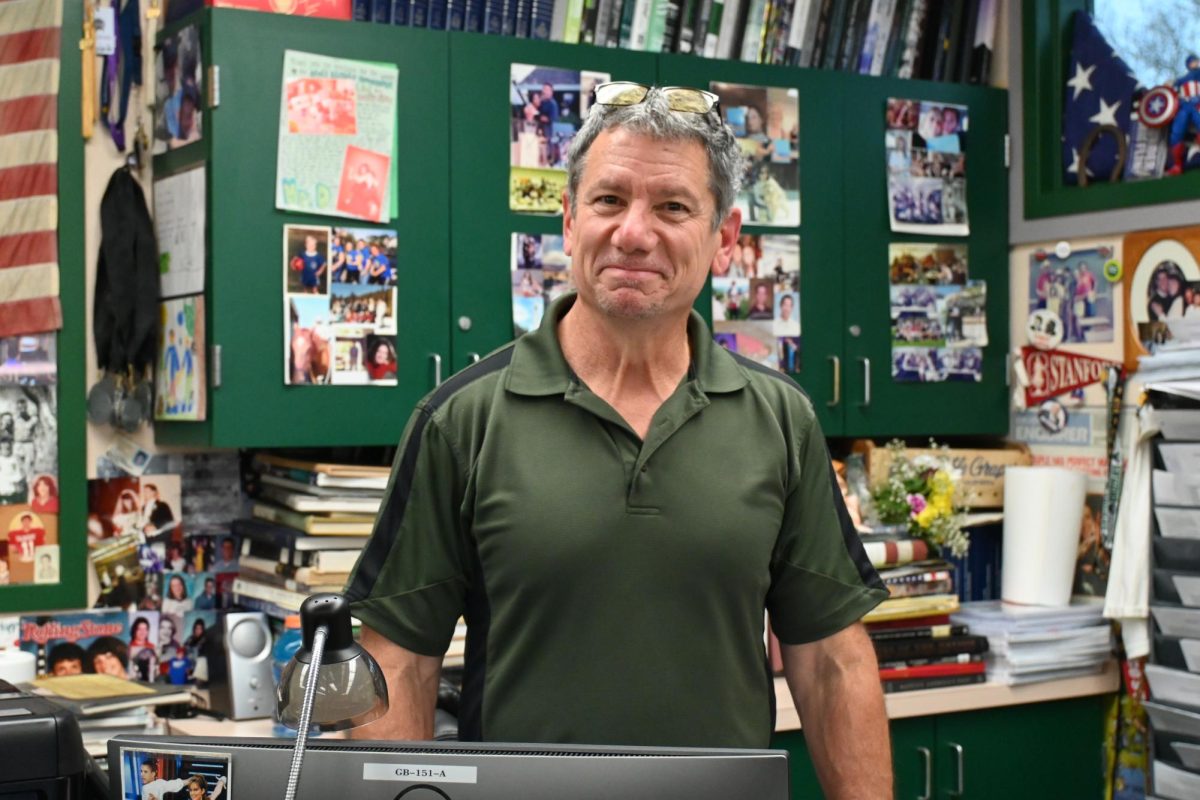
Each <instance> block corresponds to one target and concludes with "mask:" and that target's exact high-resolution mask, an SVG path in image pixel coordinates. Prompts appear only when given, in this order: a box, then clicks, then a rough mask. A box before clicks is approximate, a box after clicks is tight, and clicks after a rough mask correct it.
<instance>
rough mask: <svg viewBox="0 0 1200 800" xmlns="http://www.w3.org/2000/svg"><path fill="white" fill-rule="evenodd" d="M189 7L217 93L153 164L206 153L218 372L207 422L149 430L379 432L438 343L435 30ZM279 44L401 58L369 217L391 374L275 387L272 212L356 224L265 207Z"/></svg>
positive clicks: (269, 202)
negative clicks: (380, 195) (388, 177)
mask: <svg viewBox="0 0 1200 800" xmlns="http://www.w3.org/2000/svg"><path fill="white" fill-rule="evenodd" d="M199 18H200V19H201V20H202V22H203V23H204V24H205V25H206V28H207V31H206V36H205V41H206V43H207V44H208V47H207V48H206V50H205V54H204V55H205V61H206V63H208V64H215V65H216V66H217V67H218V68H219V70H220V80H219V85H220V98H219V104H218V106H217V107H216V108H213V109H210V110H209V111H208V112H207V113H206V120H205V124H206V129H205V132H204V136H205V141H204V142H203V143H202V144H199V145H192V146H191V147H190V148H182V149H181V150H179V151H176V152H173V153H169V154H168V157H167V158H165V159H163V160H162V161H161V163H162V164H165V165H166V166H167V167H168V168H169V169H171V170H174V169H181V168H183V167H184V166H185V163H184V162H185V161H186V160H187V159H188V158H189V157H192V155H193V152H194V159H193V163H194V162H196V161H201V160H203V158H204V150H205V149H207V151H208V153H209V161H208V170H209V171H208V221H209V252H208V276H207V285H208V290H207V298H206V299H207V309H206V310H207V321H208V327H207V335H208V340H209V344H210V345H212V346H213V347H219V348H220V385H219V386H216V385H213V379H214V377H215V375H214V371H215V365H214V364H213V363H212V360H211V359H210V363H209V378H210V387H209V400H208V420H207V421H206V422H203V423H185V422H176V423H159V424H158V425H157V426H156V438H157V440H158V441H159V442H165V443H174V444H189V445H211V446H226V447H247V446H302V445H327V444H342V445H354V444H393V443H395V442H397V441H399V439H400V433H401V431H402V429H403V426H404V423H405V421H406V420H407V418H408V415H409V413H410V411H411V410H412V407H413V405H414V403H415V402H416V401H417V400H418V399H420V397H421V396H422V395H424V394H425V393H426V392H428V391H429V390H430V389H432V388H433V386H434V357H435V356H437V357H440V358H442V359H445V358H447V357H448V356H449V330H448V325H447V319H448V317H449V302H450V300H449V298H450V274H449V258H448V253H449V236H450V233H449V210H450V193H449V173H450V166H449V142H450V137H449V132H448V130H447V114H446V106H447V102H448V96H449V68H448V63H447V62H448V52H449V49H448V44H447V36H446V35H445V34H444V33H436V32H430V31H416V30H410V29H407V28H393V27H390V26H383V25H363V24H355V23H349V22H337V21H329V20H319V19H310V18H304V17H290V16H285V15H281V14H255V13H247V12H244V11H231V10H223V9H217V10H210V11H205V12H203V14H202V15H200V17H199ZM289 49H290V50H299V51H303V52H308V53H319V54H322V55H327V56H334V57H339V58H352V59H357V60H362V61H374V62H382V63H394V64H396V65H397V66H398V68H399V87H398V92H397V104H398V114H397V126H398V135H397V140H398V142H399V151H398V152H397V154H396V156H397V164H398V169H399V184H400V191H399V203H398V208H397V209H396V211H395V214H394V219H393V220H392V221H391V223H390V224H380V225H378V226H370V227H380V228H396V229H397V230H398V232H399V243H398V251H397V272H398V278H397V284H398V304H397V306H398V307H397V337H396V340H397V344H398V347H397V351H398V358H399V361H398V371H397V377H398V385H397V386H394V387H383V386H368V387H359V386H285V385H284V370H285V359H284V343H285V338H284V331H285V320H286V319H287V309H286V308H285V304H284V300H283V290H282V272H283V252H282V241H283V227H284V225H289V224H291V225H297V224H312V225H322V226H331V227H332V226H340V225H348V226H354V227H368V225H367V224H366V223H363V222H361V221H358V220H348V219H340V218H335V217H320V216H312V215H301V214H293V213H284V212H282V211H279V210H277V209H276V208H275V196H274V186H275V170H276V153H277V141H278V136H279V133H278V131H279V107H280V92H281V91H282V70H283V58H284V51H285V50H289ZM189 151H193V152H189ZM159 166H160V161H159V160H156V168H157V167H159ZM160 174H163V173H161V172H160ZM210 352H211V350H210Z"/></svg>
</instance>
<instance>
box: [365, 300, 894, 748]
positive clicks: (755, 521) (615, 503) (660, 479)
mask: <svg viewBox="0 0 1200 800" xmlns="http://www.w3.org/2000/svg"><path fill="white" fill-rule="evenodd" d="M573 302H574V295H568V296H566V297H564V298H562V299H560V300H559V301H557V302H555V303H554V304H553V305H551V307H550V308H549V309H548V310H547V312H546V314H545V318H544V321H543V323H542V325H541V327H540V328H539V329H538V330H536V331H534V332H531V333H530V334H528V335H526V336H523V337H522V338H520V339H519V340H517V341H516V342H515V343H513V344H510V345H509V346H507V347H505V348H503V349H501V350H499V351H497V352H496V353H494V354H492V355H491V356H489V357H488V358H485V359H483V360H482V361H480V362H479V363H477V364H475V365H472V366H471V367H468V368H467V369H465V370H463V371H462V372H460V373H458V374H457V375H455V376H454V377H452V378H450V379H449V380H448V381H446V382H445V383H444V384H442V385H441V386H439V387H438V388H437V389H436V390H434V391H433V392H432V393H431V394H430V395H429V396H428V397H426V398H425V399H424V400H422V401H421V402H420V403H419V404H418V406H417V409H416V411H415V412H414V413H413V416H412V419H411V420H410V421H409V423H408V426H407V428H406V430H405V432H404V438H403V440H402V443H401V446H400V448H399V450H398V451H397V456H396V463H395V466H394V469H393V471H392V478H391V484H390V486H389V488H388V492H387V497H386V500H385V502H384V505H383V507H382V510H381V512H380V516H379V519H378V522H377V523H376V527H375V532H374V534H373V535H372V538H371V541H370V543H369V544H368V545H367V547H366V549H365V550H364V552H363V555H362V557H361V558H360V560H359V563H358V566H357V567H356V568H355V572H354V575H353V577H352V578H351V582H350V586H349V589H348V591H347V595H348V596H349V598H350V599H351V601H352V606H351V607H352V609H353V613H354V614H355V615H356V616H358V617H359V618H360V619H361V620H362V621H363V622H364V623H366V624H367V625H369V626H370V627H372V628H374V629H375V630H377V631H379V632H380V633H381V634H383V635H384V636H386V637H388V638H389V639H391V640H392V641H394V642H396V643H397V644H400V645H402V646H403V647H406V648H408V649H410V650H412V651H415V652H417V653H422V654H425V655H431V656H439V655H441V654H442V653H444V652H445V650H446V647H447V645H448V644H449V642H450V639H451V636H452V635H453V633H454V628H455V623H456V621H457V619H458V617H459V616H460V615H463V616H465V617H466V620H467V624H468V636H467V653H466V667H465V671H464V677H463V697H462V707H461V712H460V717H459V724H460V737H461V738H463V739H465V740H485V741H513V742H567V743H595V744H625V745H640V744H645V745H675V746H722V747H762V746H765V745H766V744H767V743H768V740H769V738H770V735H771V731H772V727H773V718H774V700H775V697H774V692H773V686H772V682H771V679H770V672H769V670H768V668H767V665H766V660H765V652H764V645H763V616H764V610H765V611H769V612H770V617H771V623H772V626H773V628H774V630H775V632H776V634H777V635H778V637H779V638H780V640H781V641H783V642H785V643H789V644H800V643H804V642H810V641H814V640H817V639H821V638H823V637H825V636H828V635H830V634H832V633H835V632H837V631H839V630H841V629H842V628H844V627H846V626H847V625H849V624H851V623H853V622H854V621H856V620H858V619H859V618H860V617H861V616H862V615H863V614H864V613H866V612H867V611H868V610H870V609H871V608H873V607H874V606H875V605H876V604H877V603H879V602H880V600H882V599H883V598H884V597H886V596H887V592H886V591H885V590H884V589H883V588H882V584H881V583H880V582H879V578H878V576H877V575H876V574H875V572H874V570H873V569H872V568H871V565H870V562H869V561H868V559H867V558H866V556H865V554H864V553H863V549H862V546H861V544H860V543H859V541H858V537H857V535H856V534H855V533H854V529H853V527H852V526H851V525H850V523H849V519H848V517H847V515H846V513H845V508H844V506H843V504H842V500H841V495H840V493H839V492H838V490H837V484H836V482H835V480H834V478H833V473H832V469H831V467H830V463H829V454H828V451H827V450H826V446H825V440H824V437H823V436H822V434H821V431H820V429H819V427H818V425H817V422H816V419H815V417H814V414H813V409H812V405H811V403H810V402H809V400H808V397H807V396H806V395H805V394H804V393H803V392H802V391H801V390H800V389H799V387H798V386H797V385H796V384H795V383H794V382H792V381H791V380H790V379H788V378H787V377H786V376H784V375H782V374H779V373H776V372H772V371H770V370H766V369H764V368H762V367H759V366H757V365H755V364H753V363H752V362H750V361H747V360H745V359H743V358H741V357H738V356H734V355H732V354H730V353H729V352H727V351H726V350H724V349H723V348H721V347H718V346H716V345H715V344H714V343H713V341H712V337H711V335H710V334H709V332H708V330H707V328H706V327H705V325H704V322H703V320H702V319H701V318H700V317H699V315H697V314H694V313H693V314H692V317H691V320H690V321H689V323H688V335H689V338H690V340H691V348H692V366H691V369H690V370H689V373H688V375H687V376H686V378H685V379H684V380H683V381H682V382H681V383H680V385H679V387H678V388H677V389H676V390H675V392H674V394H672V395H671V396H670V397H669V398H668V399H667V401H666V402H665V403H663V405H662V407H661V408H660V409H659V410H658V412H657V413H656V414H655V416H654V419H653V421H652V423H651V426H650V430H649V433H648V434H647V436H646V439H645V440H644V441H643V440H642V439H640V438H639V437H638V436H637V434H635V433H634V432H633V430H632V429H631V428H630V427H629V426H628V425H627V424H626V423H625V422H624V421H623V420H622V419H621V417H620V416H619V415H618V414H617V413H616V412H615V411H614V410H613V409H612V408H611V407H610V406H609V405H608V404H607V403H606V402H605V401H604V400H602V399H600V398H599V397H597V396H596V395H595V394H593V393H592V392H591V391H590V390H589V389H588V387H587V386H586V385H584V384H583V383H582V382H581V381H580V380H579V378H577V377H576V376H575V375H574V374H573V373H572V371H571V369H570V367H569V366H568V365H567V363H566V361H565V360H564V358H563V355H562V350H561V349H560V347H559V343H558V338H557V335H556V327H557V324H558V321H559V320H560V319H561V318H562V316H563V315H564V314H565V313H566V311H567V309H569V308H570V306H571V304H572V303H573Z"/></svg>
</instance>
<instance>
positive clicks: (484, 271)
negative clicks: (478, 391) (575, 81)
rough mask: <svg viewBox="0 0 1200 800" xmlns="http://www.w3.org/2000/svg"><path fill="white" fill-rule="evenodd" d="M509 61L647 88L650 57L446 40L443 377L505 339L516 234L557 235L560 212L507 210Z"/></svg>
mask: <svg viewBox="0 0 1200 800" xmlns="http://www.w3.org/2000/svg"><path fill="white" fill-rule="evenodd" d="M514 63H517V64H531V65H537V66H543V67H561V68H566V69H578V70H588V71H595V72H605V73H608V74H610V75H611V76H612V79H613V80H630V81H637V82H639V83H647V84H652V83H654V82H655V75H656V68H657V67H656V65H657V60H656V58H655V55H654V54H652V53H637V52H632V51H627V50H618V49H610V48H604V47H577V46H575V45H566V44H561V43H558V42H544V41H531V40H529V39H515V38H509V37H501V36H486V35H483V34H477V33H461V34H457V33H456V34H455V35H453V36H451V37H450V93H449V98H450V104H449V112H450V150H451V152H452V153H453V162H452V164H451V201H450V202H451V219H452V220H453V226H452V227H453V234H452V240H451V243H450V259H451V264H452V269H451V273H452V276H453V280H452V283H451V293H452V307H453V315H452V316H453V318H452V320H451V321H450V330H451V336H452V345H453V346H452V348H451V349H452V352H453V355H452V358H451V368H450V370H449V371H450V372H456V371H457V370H459V369H461V368H462V367H465V366H467V365H468V364H469V363H471V361H473V360H474V359H475V358H477V357H478V356H481V355H486V354H487V353H488V352H490V351H492V350H494V349H496V348H497V347H500V346H501V345H503V344H505V343H506V342H509V341H511V340H512V338H513V319H512V277H511V273H510V268H511V246H512V245H511V242H512V235H513V234H514V233H540V234H559V235H561V234H562V216H561V215H558V214H525V213H516V212H513V211H510V210H509V202H508V187H509V164H510V161H511V157H510V153H511V144H510V142H511V136H512V121H511V120H512V105H511V100H510V98H511V97H512V94H513V90H512V83H511V75H512V72H511V69H512V65H513V64H514Z"/></svg>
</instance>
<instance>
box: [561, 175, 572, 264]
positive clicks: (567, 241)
mask: <svg viewBox="0 0 1200 800" xmlns="http://www.w3.org/2000/svg"><path fill="white" fill-rule="evenodd" d="M562 210H563V253H564V254H565V255H568V256H569V255H571V231H572V229H573V228H574V226H575V220H574V219H572V218H571V198H570V195H569V193H568V192H567V190H566V189H563V193H562Z"/></svg>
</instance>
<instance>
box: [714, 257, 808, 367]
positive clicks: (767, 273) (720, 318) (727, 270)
mask: <svg viewBox="0 0 1200 800" xmlns="http://www.w3.org/2000/svg"><path fill="white" fill-rule="evenodd" d="M712 319H713V333H714V336H716V334H738V335H735V336H733V337H732V338H729V337H725V338H720V337H718V338H717V339H716V341H718V342H719V343H721V344H722V345H723V346H724V347H726V349H729V350H733V351H734V352H738V353H742V354H743V355H746V354H747V353H748V352H750V353H754V354H755V355H752V356H750V357H752V358H755V359H756V360H758V361H760V362H761V363H763V364H765V365H767V366H770V367H771V368H772V369H783V370H784V371H786V372H798V371H799V369H800V237H799V236H785V235H775V234H765V235H756V234H742V235H741V236H740V237H738V241H737V242H735V243H734V246H733V253H732V255H731V257H730V260H729V263H728V264H719V265H716V266H715V267H714V268H713V273H712ZM785 340H786V341H785Z"/></svg>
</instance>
